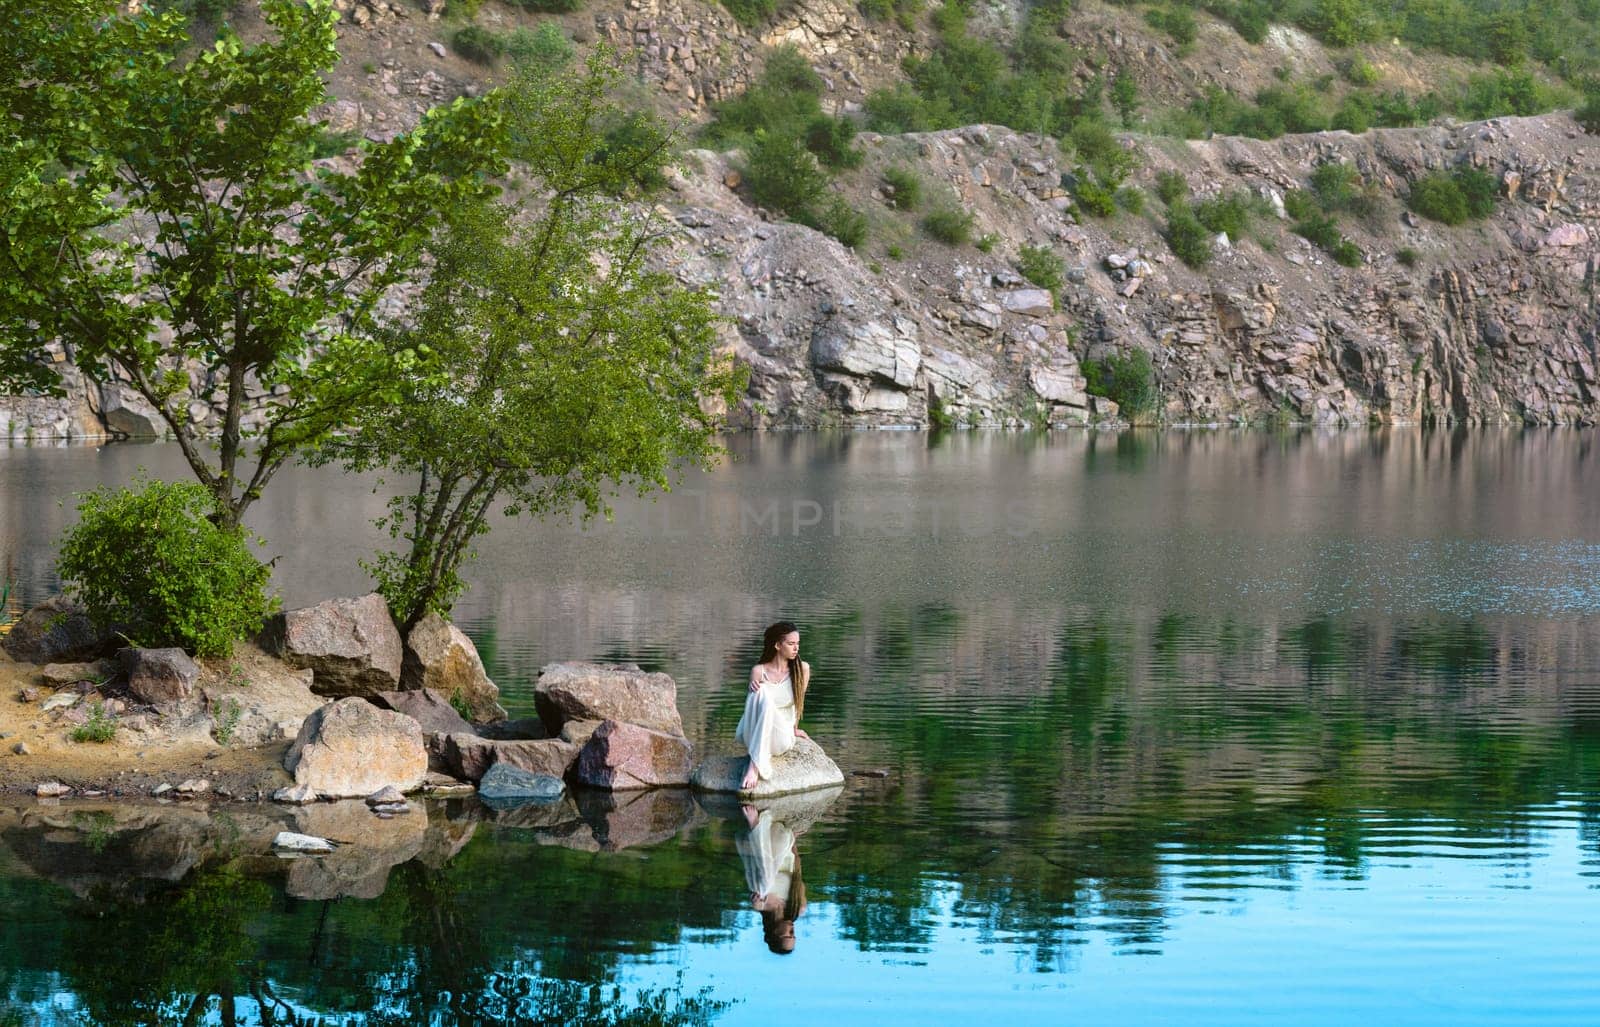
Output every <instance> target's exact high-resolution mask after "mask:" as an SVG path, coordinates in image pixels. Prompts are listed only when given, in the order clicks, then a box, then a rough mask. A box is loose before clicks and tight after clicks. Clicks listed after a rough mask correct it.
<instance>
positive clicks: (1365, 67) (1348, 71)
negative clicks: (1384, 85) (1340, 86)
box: [1339, 57, 1378, 87]
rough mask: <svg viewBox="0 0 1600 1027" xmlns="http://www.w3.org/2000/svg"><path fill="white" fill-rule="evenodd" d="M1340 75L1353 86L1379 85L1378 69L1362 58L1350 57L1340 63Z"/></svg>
mask: <svg viewBox="0 0 1600 1027" xmlns="http://www.w3.org/2000/svg"><path fill="white" fill-rule="evenodd" d="M1339 73H1340V74H1342V75H1343V76H1344V80H1345V81H1346V82H1348V83H1350V84H1351V85H1353V86H1362V87H1365V86H1375V85H1377V84H1378V69H1377V68H1374V67H1373V66H1372V65H1371V64H1369V63H1367V61H1366V60H1365V59H1364V58H1362V57H1349V58H1346V59H1345V60H1342V61H1340V62H1339Z"/></svg>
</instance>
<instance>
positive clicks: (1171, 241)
mask: <svg viewBox="0 0 1600 1027" xmlns="http://www.w3.org/2000/svg"><path fill="white" fill-rule="evenodd" d="M1166 235H1167V245H1168V246H1171V247H1172V252H1173V253H1175V254H1177V256H1178V259H1179V260H1181V261H1183V262H1184V263H1185V264H1187V265H1189V266H1190V267H1195V268H1199V267H1205V266H1206V265H1207V264H1208V263H1210V262H1211V238H1212V232H1211V231H1210V230H1209V229H1207V228H1206V226H1205V225H1203V224H1201V222H1200V219H1199V218H1198V217H1196V216H1195V212H1194V209H1193V208H1191V207H1190V206H1189V205H1188V204H1187V203H1183V202H1178V203H1173V204H1172V205H1170V206H1169V207H1168V208H1167V232H1166Z"/></svg>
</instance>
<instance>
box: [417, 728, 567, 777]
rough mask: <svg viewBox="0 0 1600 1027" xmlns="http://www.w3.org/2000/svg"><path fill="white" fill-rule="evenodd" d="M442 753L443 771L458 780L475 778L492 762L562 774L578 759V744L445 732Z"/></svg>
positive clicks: (539, 772)
mask: <svg viewBox="0 0 1600 1027" xmlns="http://www.w3.org/2000/svg"><path fill="white" fill-rule="evenodd" d="M443 753H444V760H443V762H444V766H445V773H448V774H451V775H453V776H454V777H456V778H458V779H459V780H462V781H477V780H478V779H479V778H481V777H483V775H484V773H485V772H487V771H488V769H489V768H490V767H492V766H494V765H495V764H496V763H508V764H510V765H511V766H513V767H518V768H520V769H522V770H526V771H529V772H530V773H534V774H549V775H550V776H551V777H566V776H567V771H569V770H571V769H572V765H573V763H575V762H577V759H578V747H577V746H576V745H573V744H572V743H571V742H563V741H562V740H561V739H559V738H525V739H497V738H481V737H479V736H478V735H475V734H469V733H458V734H453V735H445V736H444V739H443Z"/></svg>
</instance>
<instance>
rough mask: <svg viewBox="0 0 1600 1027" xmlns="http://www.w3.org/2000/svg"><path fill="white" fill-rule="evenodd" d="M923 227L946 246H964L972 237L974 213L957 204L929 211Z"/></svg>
mask: <svg viewBox="0 0 1600 1027" xmlns="http://www.w3.org/2000/svg"><path fill="white" fill-rule="evenodd" d="M922 227H923V230H924V231H926V232H927V233H928V234H929V235H931V236H933V237H934V238H935V239H937V240H939V241H940V242H942V243H944V244H945V245H946V246H962V245H965V244H966V243H967V242H968V241H970V240H971V239H972V215H971V214H969V213H967V212H966V211H964V210H962V209H961V208H959V207H955V206H942V207H938V208H936V209H934V210H932V211H929V212H928V216H927V217H925V218H923V219H922Z"/></svg>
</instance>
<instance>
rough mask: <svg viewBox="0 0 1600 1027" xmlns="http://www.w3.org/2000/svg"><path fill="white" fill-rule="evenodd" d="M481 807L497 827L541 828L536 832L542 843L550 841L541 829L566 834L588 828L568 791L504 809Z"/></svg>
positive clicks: (586, 830) (536, 829)
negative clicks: (551, 799) (556, 798)
mask: <svg viewBox="0 0 1600 1027" xmlns="http://www.w3.org/2000/svg"><path fill="white" fill-rule="evenodd" d="M482 808H483V809H484V810H485V811H486V812H487V815H488V818H489V820H491V821H492V822H493V823H494V824H495V826H496V827H515V828H519V829H523V830H534V831H537V832H541V833H539V834H537V835H535V838H536V839H537V840H538V842H539V844H541V845H547V844H552V843H551V841H550V839H549V837H547V835H546V834H545V833H544V832H555V834H556V835H558V836H565V835H566V834H571V833H572V832H574V831H579V832H582V833H584V834H587V833H588V831H589V828H588V826H587V825H586V824H585V823H584V822H583V818H582V817H581V816H579V815H578V807H577V805H576V804H575V803H574V801H573V798H572V795H571V794H570V793H568V794H567V795H566V796H564V797H562V798H561V799H558V800H557V801H555V802H524V803H521V804H519V805H515V806H507V807H505V808H504V809H496V808H495V807H493V806H485V807H482ZM556 844H559V843H556Z"/></svg>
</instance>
